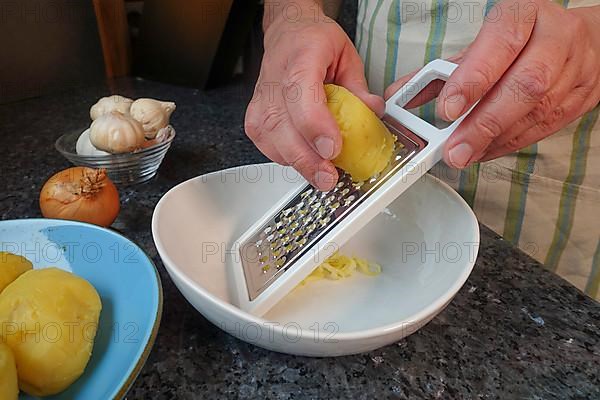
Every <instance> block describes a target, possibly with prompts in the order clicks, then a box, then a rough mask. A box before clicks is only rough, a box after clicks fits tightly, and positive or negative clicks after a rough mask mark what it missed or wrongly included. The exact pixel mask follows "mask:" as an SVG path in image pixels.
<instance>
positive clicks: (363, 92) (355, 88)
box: [335, 41, 385, 117]
mask: <svg viewBox="0 0 600 400" xmlns="http://www.w3.org/2000/svg"><path fill="white" fill-rule="evenodd" d="M335 83H337V84H339V85H341V86H343V87H345V88H346V89H348V90H349V91H351V92H352V93H353V94H354V95H355V96H356V97H358V98H359V99H361V100H362V101H363V102H364V103H365V104H366V105H367V106H368V107H369V108H370V109H371V110H373V112H374V113H375V114H377V115H378V116H379V117H382V116H383V114H384V112H385V103H384V101H383V99H382V98H381V96H377V95H375V94H371V93H370V92H369V88H368V86H367V80H366V78H365V72H364V66H363V62H362V59H361V58H360V56H359V55H358V53H357V52H356V49H355V48H354V45H353V44H352V43H351V42H350V41H348V42H347V44H346V46H345V47H344V49H343V50H342V55H341V59H340V62H339V65H338V68H337V71H336V76H335Z"/></svg>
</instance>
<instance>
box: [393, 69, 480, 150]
mask: <svg viewBox="0 0 600 400" xmlns="http://www.w3.org/2000/svg"><path fill="white" fill-rule="evenodd" d="M456 67H458V65H456V64H454V63H452V62H450V61H446V60H441V59H437V60H433V61H431V62H429V63H428V64H427V65H425V66H424V67H423V68H422V69H421V70H419V72H417V74H416V75H415V76H413V77H412V78H411V79H410V80H409V81H408V82H407V83H406V84H405V85H404V86H402V87H401V88H400V89H399V90H398V91H397V92H396V93H394V94H393V95H392V97H390V98H389V99H388V101H387V102H386V103H385V112H386V114H388V115H389V116H391V117H392V118H394V119H396V120H397V121H398V122H399V123H400V124H402V125H404V126H405V127H407V128H408V129H409V130H411V131H412V132H414V133H416V134H417V135H419V136H421V137H422V138H423V139H425V140H427V142H428V143H429V144H432V145H434V146H436V145H439V144H442V143H444V142H445V141H446V139H448V138H449V137H450V135H451V134H452V132H454V130H455V129H456V127H457V126H458V125H459V124H460V123H461V122H462V120H463V119H464V118H465V116H466V115H467V114H468V112H466V113H464V114H463V115H462V116H461V117H460V118H458V119H457V120H456V121H454V122H453V123H452V124H450V126H448V127H446V128H444V129H438V128H436V127H435V126H433V125H431V124H429V123H428V122H426V121H424V120H422V119H421V118H419V117H418V116H416V115H414V114H412V113H411V112H409V111H407V110H406V109H404V106H405V105H406V104H407V103H408V102H409V101H410V100H412V99H413V98H414V97H415V96H416V95H417V94H418V93H419V92H420V91H421V90H423V89H424V88H425V87H426V86H427V85H428V84H429V83H430V82H431V81H433V80H436V79H442V80H444V81H446V80H448V78H449V77H450V75H452V72H454V70H455V69H456ZM469 111H470V110H469Z"/></svg>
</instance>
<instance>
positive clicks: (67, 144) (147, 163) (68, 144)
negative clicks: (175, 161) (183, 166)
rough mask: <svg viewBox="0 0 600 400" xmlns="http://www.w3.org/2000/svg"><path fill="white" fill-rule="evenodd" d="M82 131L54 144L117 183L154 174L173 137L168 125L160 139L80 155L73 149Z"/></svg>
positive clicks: (76, 162)
mask: <svg viewBox="0 0 600 400" xmlns="http://www.w3.org/2000/svg"><path fill="white" fill-rule="evenodd" d="M82 132H84V130H81V131H77V132H71V133H66V134H64V135H62V136H61V137H59V138H58V139H57V140H56V143H55V144H54V147H56V150H58V151H59V152H60V153H61V154H62V155H63V156H64V157H65V158H66V159H67V160H69V161H70V162H71V163H73V164H74V165H76V166H80V167H90V168H104V169H105V170H106V172H107V173H108V176H109V177H110V179H111V180H112V181H113V182H114V183H115V184H121V185H132V184H136V183H142V182H146V181H147V180H149V179H151V178H152V177H153V176H154V175H156V172H157V171H158V167H159V166H160V163H161V162H162V160H163V158H164V157H165V154H166V153H167V150H169V147H171V142H173V139H174V138H175V130H174V129H172V128H171V129H170V130H169V133H168V134H167V136H166V138H165V139H164V140H163V141H162V142H160V143H157V144H155V145H153V146H150V147H147V148H144V149H141V150H138V151H135V152H133V153H124V154H109V155H85V156H84V155H80V154H77V151H76V150H75V146H76V144H77V139H79V136H80V135H81V134H82Z"/></svg>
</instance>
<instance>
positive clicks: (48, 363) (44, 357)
mask: <svg viewBox="0 0 600 400" xmlns="http://www.w3.org/2000/svg"><path fill="white" fill-rule="evenodd" d="M101 308H102V304H101V302H100V297H99V296H98V293H97V292H96V290H95V289H94V287H93V286H92V285H91V284H90V283H88V282H87V281H86V280H85V279H82V278H79V277H77V276H75V275H73V274H71V273H69V272H66V271H62V270H60V269H57V268H47V269H37V270H31V271H28V272H25V273H24V274H23V275H21V276H20V277H18V278H17V279H16V280H15V281H14V282H13V283H11V284H10V285H9V286H8V287H7V288H6V289H5V290H4V291H3V292H2V293H1V294H0V336H2V339H3V340H4V342H5V343H6V344H8V346H9V347H10V348H11V349H12V351H13V354H14V356H15V360H16V364H17V370H18V377H19V387H20V388H21V390H23V391H24V392H27V393H29V394H31V395H33V396H47V395H51V394H56V393H59V392H61V391H63V390H64V389H66V388H67V387H68V386H69V385H71V384H72V383H73V382H74V381H75V380H76V379H77V378H79V376H81V374H82V373H83V371H84V369H85V367H86V365H87V363H88V361H89V359H90V356H91V354H92V347H93V345H94V338H95V336H96V329H97V326H98V318H99V315H100V310H101Z"/></svg>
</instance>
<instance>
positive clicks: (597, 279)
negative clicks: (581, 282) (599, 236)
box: [585, 240, 600, 298]
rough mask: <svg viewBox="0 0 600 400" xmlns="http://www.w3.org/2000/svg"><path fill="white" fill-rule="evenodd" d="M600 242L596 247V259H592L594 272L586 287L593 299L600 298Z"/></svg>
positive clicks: (599, 241)
mask: <svg viewBox="0 0 600 400" xmlns="http://www.w3.org/2000/svg"><path fill="white" fill-rule="evenodd" d="M598 289H600V240H598V244H597V245H596V251H595V252H594V258H592V272H591V274H590V278H589V279H588V283H587V285H586V286H585V292H586V293H587V294H589V295H590V296H592V297H595V298H598V297H600V291H599V290H598Z"/></svg>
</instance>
